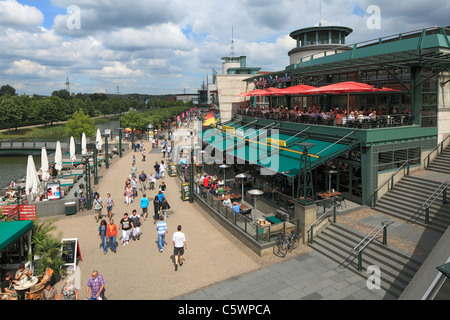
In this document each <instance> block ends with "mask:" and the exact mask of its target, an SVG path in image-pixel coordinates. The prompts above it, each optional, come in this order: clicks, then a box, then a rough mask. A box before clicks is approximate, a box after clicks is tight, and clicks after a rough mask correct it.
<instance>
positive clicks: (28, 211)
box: [20, 205, 36, 221]
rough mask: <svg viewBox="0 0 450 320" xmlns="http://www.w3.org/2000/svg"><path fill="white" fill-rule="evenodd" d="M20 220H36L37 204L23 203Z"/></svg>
mask: <svg viewBox="0 0 450 320" xmlns="http://www.w3.org/2000/svg"><path fill="white" fill-rule="evenodd" d="M20 220H21V221H24V220H36V205H21V206H20Z"/></svg>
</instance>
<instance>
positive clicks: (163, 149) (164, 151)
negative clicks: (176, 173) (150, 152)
mask: <svg viewBox="0 0 450 320" xmlns="http://www.w3.org/2000/svg"><path fill="white" fill-rule="evenodd" d="M162 154H163V158H165V156H166V147H165V146H163V147H162Z"/></svg>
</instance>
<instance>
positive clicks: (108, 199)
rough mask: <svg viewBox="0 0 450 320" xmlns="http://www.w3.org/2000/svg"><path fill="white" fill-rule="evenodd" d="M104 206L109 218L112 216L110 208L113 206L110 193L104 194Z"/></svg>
mask: <svg viewBox="0 0 450 320" xmlns="http://www.w3.org/2000/svg"><path fill="white" fill-rule="evenodd" d="M104 206H105V207H106V211H108V218H109V219H111V217H112V209H113V207H114V200H113V198H111V194H110V193H107V194H106V199H105V203H104Z"/></svg>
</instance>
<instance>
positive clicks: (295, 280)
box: [56, 141, 439, 300]
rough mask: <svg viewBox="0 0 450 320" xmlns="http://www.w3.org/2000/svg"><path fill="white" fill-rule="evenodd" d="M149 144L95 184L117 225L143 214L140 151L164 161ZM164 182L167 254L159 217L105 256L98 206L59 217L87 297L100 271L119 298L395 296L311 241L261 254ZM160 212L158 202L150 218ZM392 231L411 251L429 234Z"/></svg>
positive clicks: (356, 221)
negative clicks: (135, 185)
mask: <svg viewBox="0 0 450 320" xmlns="http://www.w3.org/2000/svg"><path fill="white" fill-rule="evenodd" d="M144 144H145V148H146V150H151V152H150V153H149V154H148V155H147V161H145V162H142V161H141V155H140V153H138V152H136V153H134V152H133V151H131V150H129V151H127V152H125V153H124V155H123V158H119V157H116V158H115V159H114V160H113V161H112V162H111V164H110V168H109V169H107V170H106V169H105V168H102V170H101V171H100V178H99V184H98V185H97V186H94V191H98V192H99V193H100V194H101V197H102V198H103V199H104V198H105V197H106V193H111V195H112V197H113V199H114V202H115V205H116V206H115V208H114V210H113V213H114V216H113V218H114V220H115V223H116V224H117V225H118V224H119V221H120V219H121V218H122V217H123V213H124V212H127V213H129V214H131V211H132V209H136V210H138V212H140V208H139V202H140V198H141V196H142V192H141V191H140V190H139V194H138V197H137V198H136V200H135V201H134V203H133V204H132V205H131V206H126V205H125V203H124V196H123V187H124V182H125V179H126V178H127V177H128V175H129V174H130V168H131V164H132V157H133V154H134V155H135V156H136V164H137V168H138V172H140V171H142V170H144V171H145V172H146V173H149V172H153V171H154V170H153V165H154V164H155V161H158V162H160V160H162V154H161V152H159V151H158V150H156V149H155V150H152V148H151V143H150V142H147V141H146V142H144ZM165 160H167V159H165ZM164 181H165V183H166V184H167V190H166V192H165V194H166V197H167V199H168V201H169V204H170V206H171V209H170V210H169V212H168V217H167V224H168V228H169V234H168V236H167V238H166V242H167V246H166V247H165V249H164V250H163V252H162V253H160V252H159V251H158V247H157V232H156V227H155V225H154V224H153V219H151V218H150V219H147V221H144V224H143V226H142V227H141V231H142V233H143V234H142V237H141V239H140V240H138V241H132V240H131V241H130V243H129V244H128V245H127V246H125V247H123V246H122V242H121V240H120V238H121V232H120V231H119V236H118V243H119V246H118V249H117V253H116V254H114V253H112V252H110V251H108V253H107V254H106V255H104V254H103V251H102V249H101V248H100V246H99V244H100V240H99V239H98V236H97V229H98V224H97V223H96V222H95V220H94V216H93V212H92V211H90V212H88V211H82V212H79V213H77V214H76V215H73V216H59V217H58V218H59V221H58V222H57V223H56V226H57V227H58V230H57V232H61V235H62V237H64V238H78V240H79V243H80V251H81V256H82V259H83V260H82V261H80V262H79V264H78V266H79V270H80V271H81V272H80V278H79V281H78V283H76V284H77V285H78V286H79V287H80V288H79V293H80V299H84V298H85V291H86V287H85V286H86V283H87V281H88V279H89V277H90V275H91V272H92V271H93V270H95V269H97V270H98V271H99V273H100V274H102V275H103V276H104V277H105V280H106V290H107V291H106V295H107V298H108V299H111V300H162V299H175V300H198V299H199V300H218V299H219V300H222V299H225V300H242V299H245V300H258V299H265V300H289V299H296V300H297V299H298V300H300V299H305V300H321V299H325V300H343V299H345V300H347V299H351V300H383V299H392V297H391V296H390V295H389V294H387V295H386V293H385V292H384V291H383V290H369V289H368V288H367V284H366V279H365V278H364V277H362V276H361V275H357V274H356V273H355V271H351V270H349V269H345V268H342V267H341V266H340V265H339V264H338V263H337V262H335V261H333V260H331V259H328V258H327V257H325V256H323V255H321V254H319V253H317V252H314V251H313V250H312V249H311V248H310V247H308V246H300V247H299V248H298V249H296V250H295V251H293V252H291V253H289V254H288V256H287V257H286V258H284V259H281V258H278V257H276V256H274V255H269V256H267V257H263V258H260V257H259V256H257V255H256V254H255V253H254V252H252V251H251V250H249V249H248V248H246V247H245V246H244V245H243V244H242V243H241V242H239V241H238V240H237V239H236V238H234V237H233V236H232V235H231V234H229V233H228V232H227V231H226V230H225V229H224V228H222V227H221V226H220V225H219V224H217V223H216V222H215V221H214V220H213V219H212V218H210V217H209V216H208V214H207V213H206V212H204V211H203V210H202V209H201V208H200V207H199V206H198V205H196V204H195V203H194V204H190V203H189V202H188V201H182V200H181V193H180V182H179V180H178V178H176V177H169V176H167V174H166V178H165V179H164ZM160 183H161V180H159V181H157V183H156V187H158V186H159V184H160ZM155 195H156V191H151V192H148V191H147V196H148V197H149V199H150V201H152V200H153V197H154V196H155ZM104 214H106V210H105V209H104ZM152 214H153V207H152V204H151V205H150V209H149V216H152ZM338 219H339V222H341V223H345V224H352V225H353V226H356V227H358V228H362V229H363V230H361V231H367V230H368V228H370V225H372V224H374V223H377V221H378V220H380V219H381V220H386V217H385V216H383V215H381V214H380V213H378V212H376V211H374V210H371V209H360V210H357V211H353V212H349V213H343V214H342V215H340V216H339V217H338ZM178 224H181V225H182V226H183V230H182V231H183V232H185V234H186V238H187V248H188V249H187V250H186V251H185V255H184V258H185V263H184V265H183V266H182V267H179V268H178V271H175V267H174V262H173V246H172V241H171V237H172V234H173V232H175V230H176V227H177V225H178ZM391 229H392V231H391V232H390V234H391V239H392V241H390V243H391V244H392V245H395V246H397V247H399V248H401V249H403V250H406V251H417V249H418V242H419V238H420V237H423V235H424V232H425V230H424V229H423V228H421V227H418V226H412V225H409V224H406V223H403V222H401V221H398V220H396V227H395V228H391ZM413 235H414V236H413ZM416 236H417V238H415V237H416ZM438 239H439V237H438V235H435V234H434V233H431V234H429V233H428V235H427V241H426V242H425V243H424V242H423V241H422V243H421V245H422V246H424V245H426V246H427V244H429V247H428V246H427V247H425V248H423V249H424V250H425V251H426V252H429V250H431V249H432V247H433V245H434V243H435V242H436V241H437V240H438ZM422 240H423V239H422ZM425 255H426V253H425ZM62 285H63V281H60V282H59V283H58V284H57V285H56V288H57V289H58V291H59V290H60V288H61V287H62Z"/></svg>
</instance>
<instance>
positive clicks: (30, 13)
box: [0, 0, 44, 27]
mask: <svg viewBox="0 0 450 320" xmlns="http://www.w3.org/2000/svg"><path fill="white" fill-rule="evenodd" d="M43 20H44V15H43V14H42V12H41V11H39V10H38V9H37V8H35V7H30V6H27V5H22V4H20V3H18V2H17V1H16V0H4V1H0V25H2V26H8V27H36V26H39V25H40V24H41V23H42V21H43Z"/></svg>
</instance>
